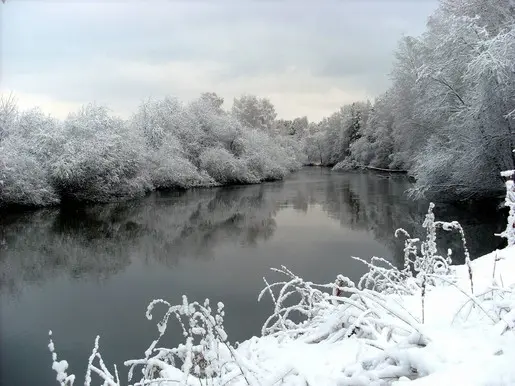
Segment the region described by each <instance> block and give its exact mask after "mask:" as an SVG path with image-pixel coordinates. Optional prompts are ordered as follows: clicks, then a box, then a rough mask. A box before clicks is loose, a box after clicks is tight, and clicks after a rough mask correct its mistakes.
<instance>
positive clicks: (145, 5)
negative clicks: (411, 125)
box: [0, 0, 436, 119]
mask: <svg viewBox="0 0 515 386" xmlns="http://www.w3.org/2000/svg"><path fill="white" fill-rule="evenodd" d="M435 7H436V0H427V1H423V0H422V1H409V2H408V1H389V0H383V1H379V0H375V1H373V0H370V1H357V0H355V1H339V2H336V1H335V2H323V3H321V2H315V1H312V2H307V1H306V2H293V1H281V2H279V1H267V2H257V1H240V2H235V1H225V2H224V1H215V2H211V3H207V2H201V1H197V2H186V1H172V2H135V1H132V2H131V1H128V2H117V1H113V2H105V3H100V2H92V3H86V2H70V3H64V2H62V1H59V2H50V1H44V2H37V3H36V2H21V1H16V0H11V1H10V2H9V1H8V2H7V3H6V4H4V5H3V6H2V7H1V10H0V12H1V18H2V19H1V22H2V34H1V35H2V46H1V47H2V83H1V89H2V90H3V91H5V90H15V91H16V93H17V94H19V95H20V97H19V98H20V100H22V99H24V98H25V99H26V100H30V101H37V100H38V98H39V99H41V100H43V99H44V100H47V101H54V102H56V106H57V105H59V104H60V105H63V106H64V105H66V106H69V105H70V104H71V105H74V104H81V103H85V102H88V101H91V100H97V101H101V102H103V103H107V104H109V105H111V106H112V107H113V108H114V109H115V110H116V111H119V112H121V113H127V112H128V111H130V110H131V109H133V108H134V107H135V106H136V105H137V103H138V101H139V100H141V99H143V98H145V97H148V96H162V95H164V94H173V95H176V96H178V97H179V98H181V99H190V98H193V97H194V96H195V95H197V94H198V93H199V92H202V91H211V90H212V91H215V92H218V93H220V94H221V95H222V96H224V97H226V100H231V99H232V97H234V96H237V95H240V94H242V93H244V92H249V93H259V94H260V95H263V96H269V97H270V98H271V99H272V102H273V103H274V104H275V105H276V107H277V110H278V112H279V114H280V115H283V116H296V115H304V114H307V115H308V116H310V118H312V119H319V118H320V117H321V116H322V115H324V114H326V113H327V112H328V110H327V108H326V107H321V106H320V104H321V103H320V101H321V100H323V99H324V96H325V97H327V106H331V108H332V107H333V106H336V107H337V106H338V105H341V104H343V103H348V102H350V101H351V100H352V99H353V98H354V99H359V98H363V97H374V96H375V95H377V94H379V93H380V92H382V91H384V89H385V88H386V87H387V86H388V78H387V76H386V75H387V73H388V72H389V71H390V66H391V62H392V58H393V56H392V51H393V50H394V49H395V47H396V43H397V41H398V39H399V38H400V37H401V36H402V34H418V33H420V32H422V31H423V29H424V25H425V20H426V18H427V16H429V14H430V13H431V11H432V10H433V9H434V8H435ZM29 96H30V97H29ZM310 100H311V102H312V103H311V106H312V107H310ZM57 102H59V103H57ZM48 103H49V104H50V106H52V103H50V102H48ZM25 104H28V102H27V103H25ZM55 112H56V113H59V112H57V111H55Z"/></svg>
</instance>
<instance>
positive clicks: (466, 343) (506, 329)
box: [49, 182, 515, 386]
mask: <svg viewBox="0 0 515 386" xmlns="http://www.w3.org/2000/svg"><path fill="white" fill-rule="evenodd" d="M507 189H508V193H510V192H511V190H513V184H512V183H511V184H510V182H509V183H507ZM511 198H513V197H511V195H510V194H508V195H507V202H506V203H507V204H508V205H509V206H510V209H511V211H510V216H509V218H508V227H507V230H508V231H507V232H505V233H504V236H505V237H506V238H507V239H508V240H509V241H510V240H512V238H510V235H508V234H507V233H510V234H511V233H513V222H514V221H513V220H514V216H513V211H514V209H515V201H511ZM423 227H424V228H425V229H426V230H427V237H426V239H425V240H418V239H412V238H410V236H409V235H408V234H407V232H405V231H403V230H399V231H398V236H399V237H401V236H403V237H404V238H405V266H404V267H403V268H397V267H393V266H391V265H389V263H388V262H386V261H384V260H382V259H378V258H374V259H372V260H371V261H368V260H367V261H365V260H363V262H364V264H367V265H368V266H369V268H370V272H369V273H368V274H366V275H365V276H364V277H363V278H362V279H361V281H360V282H359V283H353V282H352V281H351V280H350V279H348V278H345V277H343V276H341V275H339V276H338V277H337V278H336V280H335V282H334V283H329V284H325V285H318V284H314V283H311V282H308V281H305V280H304V279H302V278H300V277H297V276H296V275H294V274H293V273H292V272H291V271H289V270H288V269H287V268H285V267H282V268H281V269H278V270H276V271H278V272H280V273H281V274H282V275H283V276H284V278H285V280H284V281H282V282H276V283H270V284H269V283H268V282H267V281H266V280H265V283H266V287H265V289H264V290H263V292H262V293H261V295H260V297H261V296H270V297H271V298H272V300H273V303H274V309H273V311H272V313H271V316H270V318H269V319H268V320H267V321H266V323H265V325H264V326H263V330H262V336H261V337H253V338H251V339H249V340H247V341H245V342H243V343H241V344H238V345H232V344H230V343H229V340H228V337H227V334H226V333H225V331H224V327H223V317H224V311H223V304H222V303H218V304H217V306H216V307H215V308H213V309H212V308H211V305H210V303H209V302H207V301H206V302H205V303H203V304H200V303H197V302H191V303H190V302H189V301H188V299H187V298H186V297H184V301H183V304H179V305H175V306H174V305H170V304H169V303H167V302H166V301H164V300H155V301H153V302H152V303H151V304H150V305H149V307H148V309H147V314H146V315H147V318H149V319H152V316H153V315H152V314H153V312H154V308H158V309H156V310H155V311H156V312H155V313H156V314H159V315H163V310H162V309H161V308H162V307H163V305H164V306H165V310H164V317H163V318H162V319H161V320H160V321H159V322H158V324H157V327H158V331H159V337H158V338H157V339H156V341H154V342H153V343H152V344H151V346H150V347H149V348H148V349H147V351H146V352H145V355H144V357H143V358H141V359H138V360H129V361H127V362H125V365H126V366H128V367H129V369H130V370H129V378H132V381H131V382H134V383H133V384H134V385H162V386H168V385H177V384H180V385H199V386H200V385H209V384H210V385H263V386H264V385H267V386H272V385H319V386H321V385H355V386H358V385H385V384H396V385H401V384H404V383H411V384H413V385H457V384H459V385H469V386H475V385H478V386H479V385H485V386H486V385H488V386H491V385H514V384H515V367H514V366H513V364H514V363H515V333H514V332H515V329H514V327H515V292H514V288H515V246H513V245H512V246H509V247H506V248H505V249H502V250H497V251H494V252H492V253H490V254H487V255H485V256H482V257H480V258H478V259H476V260H474V261H470V259H469V257H468V252H467V249H466V241H465V239H464V238H463V233H462V229H461V227H460V226H459V224H458V223H456V222H451V223H446V222H440V221H436V220H435V218H434V215H433V213H432V206H430V208H429V211H428V214H427V216H426V219H425V221H424V224H423ZM442 231H452V232H456V234H457V235H458V237H461V238H462V241H463V245H464V247H465V248H464V251H465V254H466V256H465V258H466V259H465V261H466V262H465V264H464V265H461V266H453V265H451V264H450V263H451V260H450V257H451V253H450V252H449V253H448V254H447V255H446V256H442V255H439V254H438V249H437V245H436V242H437V232H442ZM169 317H172V319H175V318H177V319H178V320H179V322H180V323H181V325H182V327H183V332H184V337H185V341H184V343H183V344H180V345H178V346H177V347H175V348H171V349H168V348H160V347H159V338H160V337H161V336H162V335H163V334H164V333H165V332H166V326H167V323H168V321H169V320H168V319H169ZM170 322H172V321H170ZM98 347H99V346H98V338H97V341H96V342H95V349H94V351H93V353H92V355H91V357H90V361H89V366H88V373H87V374H86V383H85V384H86V385H90V384H95V383H94V381H92V380H91V379H92V375H94V376H97V378H98V379H99V380H100V382H99V383H100V384H105V385H111V386H118V385H121V383H120V382H119V380H118V376H117V372H118V369H116V368H114V369H112V370H108V368H107V366H106V365H105V364H104V363H103V361H102V358H101V355H100V354H99V351H98V350H99V348H98ZM49 348H50V350H51V352H52V355H53V369H54V370H56V372H57V379H58V381H59V382H60V384H61V385H71V384H73V381H74V378H75V377H74V376H73V375H68V374H66V369H67V363H66V361H60V360H59V359H58V358H57V354H56V352H55V351H54V344H53V343H52V341H51V342H50V345H49ZM93 378H94V377H93ZM91 382H93V383H91ZM103 382H105V383H103Z"/></svg>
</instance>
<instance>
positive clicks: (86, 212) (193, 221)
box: [0, 168, 503, 292]
mask: <svg viewBox="0 0 515 386" xmlns="http://www.w3.org/2000/svg"><path fill="white" fill-rule="evenodd" d="M408 186H409V183H408V182H407V181H406V179H405V178H403V177H385V176H382V175H377V174H370V173H351V174H335V173H331V172H329V171H327V170H325V169H316V168H313V169H307V170H304V171H302V172H301V173H298V174H296V175H295V176H293V177H292V178H291V179H289V180H287V181H286V182H278V183H268V184H263V185H254V186H241V187H231V188H220V189H200V190H193V191H186V192H167V193H163V192H161V193H155V194H153V195H151V196H149V197H147V198H145V199H143V200H139V201H133V202H125V203H116V204H109V205H92V206H85V207H81V208H61V209H58V208H56V209H45V210H40V211H36V212H27V213H23V214H9V215H4V216H2V217H1V218H0V232H1V233H0V240H2V243H1V244H0V291H2V292H6V291H7V292H15V291H16V290H18V289H19V287H20V286H22V285H23V283H25V282H29V283H39V282H42V281H44V280H49V279H51V278H52V277H55V276H56V275H59V274H65V275H69V276H70V277H75V278H79V277H88V278H95V279H105V278H107V277H109V276H111V275H113V274H116V273H117V272H120V271H122V270H124V269H125V268H126V267H127V266H128V265H129V264H131V261H132V260H133V259H142V260H143V261H148V260H153V261H158V262H159V263H161V264H163V265H165V266H172V267H173V266H175V265H176V264H177V262H178V261H179V260H180V259H184V258H187V257H188V258H197V259H209V258H210V256H211V255H212V253H211V251H212V249H213V248H215V247H216V246H217V245H219V244H221V243H222V242H223V243H225V242H233V243H237V244H241V245H248V246H255V245H257V243H258V242H259V241H266V240H268V239H270V238H271V237H273V235H274V232H275V231H276V227H277V224H276V220H275V217H276V215H277V213H278V211H281V210H282V209H284V208H293V209H294V210H296V211H299V212H302V213H306V212H307V211H308V209H309V208H310V206H315V205H318V206H320V207H321V208H322V210H323V211H324V212H325V213H327V215H328V216H329V217H331V218H333V219H336V220H338V221H339V222H340V224H341V226H342V227H344V228H349V229H353V230H358V231H367V232H369V233H370V234H371V235H372V236H373V237H374V238H376V239H377V240H378V241H380V242H381V243H383V244H384V245H386V246H387V247H388V249H389V250H390V251H391V256H394V257H401V256H402V241H399V240H397V239H395V237H394V231H395V229H397V228H400V227H402V228H404V229H406V230H408V231H409V232H410V233H412V234H413V235H416V236H422V237H423V236H424V235H423V232H422V229H421V228H420V224H422V221H423V219H424V215H425V212H426V210H427V206H428V203H427V202H421V201H419V202H413V201H410V200H408V199H407V198H406V197H405V195H404V194H403V193H404V191H405V190H406V188H407V187H408ZM497 205H498V203H497V202H490V203H482V204H481V209H478V208H474V207H473V206H468V207H465V208H463V207H462V208H460V207H456V206H450V205H448V204H437V207H436V209H435V212H436V214H437V217H438V218H440V219H444V220H458V221H460V222H461V223H462V225H463V226H464V228H465V232H466V236H467V240H468V247H469V249H470V251H471V253H472V255H473V256H479V255H481V254H483V253H485V252H488V251H489V250H492V249H493V248H495V247H500V246H501V245H502V241H501V240H500V239H498V238H496V237H494V236H493V234H494V233H495V232H499V231H500V230H501V229H502V226H503V214H501V213H500V212H499V211H498V210H497ZM306 221H309V217H308V218H307V219H306ZM313 231H314V232H316V229H313ZM441 238H442V240H443V241H444V243H443V244H442V245H443V247H444V248H445V249H446V248H447V247H451V248H453V249H454V250H455V257H456V258H457V260H458V261H459V260H460V258H461V255H462V254H461V243H460V242H459V240H458V238H457V237H452V236H449V235H442V236H441ZM365 253H366V251H364V254H363V256H366V255H365Z"/></svg>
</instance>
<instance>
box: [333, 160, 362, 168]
mask: <svg viewBox="0 0 515 386" xmlns="http://www.w3.org/2000/svg"><path fill="white" fill-rule="evenodd" d="M358 167H359V165H358V164H357V163H356V161H354V160H352V159H349V158H346V159H344V160H343V161H340V162H338V163H337V164H336V165H334V166H333V169H332V170H334V171H348V170H354V169H356V168H358Z"/></svg>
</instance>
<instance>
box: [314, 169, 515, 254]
mask: <svg viewBox="0 0 515 386" xmlns="http://www.w3.org/2000/svg"><path fill="white" fill-rule="evenodd" d="M408 187H409V182H408V181H407V180H406V179H405V178H404V177H395V176H390V177H387V176H381V175H376V174H369V173H355V174H347V175H346V176H345V178H342V179H341V180H330V181H328V184H327V189H326V190H325V191H326V194H327V196H326V202H325V203H324V205H323V207H324V209H325V210H326V211H327V212H328V214H329V216H331V217H333V218H336V219H338V220H339V221H340V222H341V223H342V225H343V226H348V227H350V228H353V229H357V230H367V231H370V232H371V233H372V234H373V235H374V237H375V238H376V239H377V240H379V241H381V242H382V243H384V244H386V245H387V246H388V248H389V249H390V250H391V251H392V255H393V256H394V257H395V259H399V262H400V260H401V259H402V256H403V254H402V248H403V240H399V239H397V238H395V237H394V232H395V230H396V229H398V228H404V229H406V230H407V231H408V232H409V233H410V234H411V235H412V236H413V237H420V238H425V235H426V234H425V230H424V229H422V223H423V221H424V217H425V215H426V213H427V209H428V207H429V202H425V201H416V202H415V201H412V200H410V199H408V198H407V197H406V195H405V194H404V192H405V190H406V189H407V188H408ZM498 204H499V202H497V201H495V200H494V201H490V202H482V203H475V204H463V205H462V206H460V207H457V206H455V205H449V204H441V203H436V208H435V215H436V218H437V220H444V221H452V220H457V221H459V222H460V224H461V225H462V226H463V228H464V230H465V236H466V239H467V246H468V248H469V251H470V253H471V255H472V256H473V257H478V256H481V255H482V254H485V253H487V252H489V251H491V250H492V249H493V248H496V247H501V246H502V245H503V244H502V240H501V239H499V238H498V237H495V236H494V233H496V232H499V231H500V230H501V229H502V227H503V222H504V216H505V214H504V213H502V212H501V211H499V210H497V207H498ZM439 240H440V244H439V245H440V248H441V251H440V252H441V253H445V252H446V251H447V248H451V249H452V250H453V254H454V260H455V261H456V262H461V261H462V259H463V248H462V244H461V241H460V237H459V235H457V234H456V233H447V232H443V231H442V232H439Z"/></svg>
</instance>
